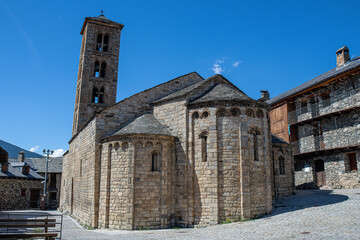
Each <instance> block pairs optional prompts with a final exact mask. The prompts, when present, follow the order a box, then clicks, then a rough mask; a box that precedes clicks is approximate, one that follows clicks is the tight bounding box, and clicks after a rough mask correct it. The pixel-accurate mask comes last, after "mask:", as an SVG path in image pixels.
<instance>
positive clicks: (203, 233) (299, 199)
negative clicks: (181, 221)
mask: <svg viewBox="0 0 360 240" xmlns="http://www.w3.org/2000/svg"><path fill="white" fill-rule="evenodd" d="M63 239H104V240H105V239H360V189H339V190H306V191H305V190H303V191H298V192H297V194H296V195H294V196H291V197H289V198H286V199H284V200H282V201H279V202H277V204H276V208H275V209H274V211H273V213H272V214H270V215H267V216H264V217H263V218H260V219H256V220H253V221H248V222H238V223H230V224H223V225H216V226H210V227H206V228H193V229H191V228H190V229H168V230H151V231H123V230H101V229H97V230H84V229H82V228H81V227H80V226H79V225H78V224H77V223H75V222H74V220H72V219H71V218H70V217H64V229H63Z"/></svg>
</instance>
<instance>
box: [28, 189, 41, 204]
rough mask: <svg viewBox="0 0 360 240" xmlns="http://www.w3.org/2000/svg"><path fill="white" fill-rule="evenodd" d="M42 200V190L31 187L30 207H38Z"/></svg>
mask: <svg viewBox="0 0 360 240" xmlns="http://www.w3.org/2000/svg"><path fill="white" fill-rule="evenodd" d="M39 200H40V190H39V189H31V190H30V208H38V207H39Z"/></svg>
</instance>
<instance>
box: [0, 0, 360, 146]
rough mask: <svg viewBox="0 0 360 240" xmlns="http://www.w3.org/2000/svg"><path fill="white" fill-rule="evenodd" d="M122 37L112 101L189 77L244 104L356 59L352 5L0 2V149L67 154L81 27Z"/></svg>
mask: <svg viewBox="0 0 360 240" xmlns="http://www.w3.org/2000/svg"><path fill="white" fill-rule="evenodd" d="M101 9H104V11H105V16H106V17H107V18H109V19H111V20H113V21H117V22H120V23H122V24H124V25H125V27H124V29H123V30H122V36H121V44H120V45H121V46H120V63H119V76H118V92H117V100H118V101H119V100H121V99H123V98H125V97H128V96H130V95H132V94H134V93H137V92H139V91H142V90H145V89H147V88H150V87H152V86H154V85H157V84H160V83H162V82H165V81H168V80H170V79H172V78H175V77H178V76H180V75H184V74H186V73H189V72H193V71H196V72H198V73H199V74H200V75H201V76H203V77H204V78H207V77H210V76H211V75H213V74H214V73H215V72H221V74H223V75H224V76H225V77H226V78H227V79H229V80H230V81H232V82H233V83H234V84H235V85H237V86H238V87H239V88H240V89H242V90H243V91H244V92H245V93H246V94H248V95H249V96H250V97H252V98H256V99H257V98H259V97H260V90H269V91H270V94H271V96H276V95H278V94H280V93H282V92H284V91H287V90H289V89H291V88H293V87H295V86H297V85H299V84H301V83H303V82H305V81H308V80H310V79H311V78H313V77H316V76H317V75H319V74H321V73H323V72H325V71H327V70H330V69H331V68H333V67H335V66H336V59H335V51H336V50H337V49H338V48H340V47H342V46H344V45H346V46H348V48H349V49H350V54H351V56H352V57H354V56H359V55H360V31H359V29H360V14H359V12H360V1H350V0H343V1H341V3H340V2H339V1H330V0H328V1H285V0H284V1H226V0H225V1H210V0H207V1H196V0H192V1H188V0H182V1H104V0H102V1H98V0H97V1H93V0H88V1H36V0H33V1H15V0H11V1H10V0H8V1H5V0H0V10H1V13H2V14H1V15H0V22H1V27H2V28H1V29H2V34H1V38H0V46H1V47H2V48H1V55H0V69H1V77H0V83H1V85H0V86H1V99H2V101H0V111H1V114H0V116H1V117H0V139H2V140H4V141H7V142H10V143H13V144H15V145H18V146H20V147H23V148H25V149H31V148H33V150H35V149H36V146H38V150H37V152H39V151H40V150H41V149H43V148H47V149H48V148H50V149H55V150H56V149H58V150H59V151H58V152H61V149H63V150H66V149H68V143H67V142H68V140H69V139H70V137H71V129H72V119H73V108H74V100H75V86H76V78H77V70H78V63H79V53H80V45H81V35H80V29H81V26H82V24H83V21H84V18H85V17H87V16H98V15H99V11H100V10H101Z"/></svg>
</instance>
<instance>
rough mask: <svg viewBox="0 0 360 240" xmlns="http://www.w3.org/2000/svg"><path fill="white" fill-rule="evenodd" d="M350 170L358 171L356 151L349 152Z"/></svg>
mask: <svg viewBox="0 0 360 240" xmlns="http://www.w3.org/2000/svg"><path fill="white" fill-rule="evenodd" d="M348 156H349V165H350V171H357V170H358V168H357V162H356V153H349V155H348Z"/></svg>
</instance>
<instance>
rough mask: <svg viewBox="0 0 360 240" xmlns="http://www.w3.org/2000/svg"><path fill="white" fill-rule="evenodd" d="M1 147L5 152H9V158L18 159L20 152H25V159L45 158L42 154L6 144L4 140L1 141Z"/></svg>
mask: <svg viewBox="0 0 360 240" xmlns="http://www.w3.org/2000/svg"><path fill="white" fill-rule="evenodd" d="M0 147H2V148H3V149H4V150H5V151H7V152H8V154H9V158H17V157H18V155H19V152H24V153H25V158H43V156H41V155H40V154H37V153H34V152H30V151H28V150H25V149H23V148H21V147H18V146H15V145H13V144H11V143H8V142H5V141H3V140H0Z"/></svg>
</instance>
